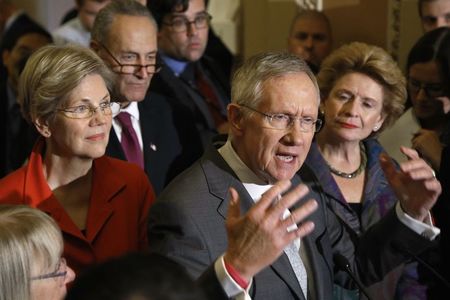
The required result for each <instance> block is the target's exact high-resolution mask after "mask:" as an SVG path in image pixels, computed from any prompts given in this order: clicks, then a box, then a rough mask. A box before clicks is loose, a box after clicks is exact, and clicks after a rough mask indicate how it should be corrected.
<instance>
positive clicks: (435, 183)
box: [425, 179, 442, 196]
mask: <svg viewBox="0 0 450 300" xmlns="http://www.w3.org/2000/svg"><path fill="white" fill-rule="evenodd" d="M425 188H426V189H427V190H428V191H430V192H431V193H433V194H436V196H438V195H440V194H441V192H442V186H441V183H440V182H439V180H437V179H433V180H427V181H425Z"/></svg>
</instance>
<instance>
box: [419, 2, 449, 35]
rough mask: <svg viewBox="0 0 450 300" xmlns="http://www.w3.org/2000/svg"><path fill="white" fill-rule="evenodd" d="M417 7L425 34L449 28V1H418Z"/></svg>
mask: <svg viewBox="0 0 450 300" xmlns="http://www.w3.org/2000/svg"><path fill="white" fill-rule="evenodd" d="M418 5H419V15H420V19H421V21H422V27H423V30H424V31H425V32H428V31H431V30H433V29H436V28H439V27H450V0H419V2H418Z"/></svg>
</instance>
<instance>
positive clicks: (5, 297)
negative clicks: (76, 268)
mask: <svg viewBox="0 0 450 300" xmlns="http://www.w3.org/2000/svg"><path fill="white" fill-rule="evenodd" d="M62 252H63V239H62V235H61V231H60V230H59V228H58V225H56V223H55V221H54V220H53V219H52V218H51V217H49V216H48V215H47V214H45V213H43V212H41V211H39V210H37V209H33V208H30V207H28V206H23V205H0V266H1V272H0V300H11V299H20V300H29V299H34V300H60V299H63V298H64V297H65V295H66V284H67V283H69V282H71V281H73V279H74V278H75V274H74V272H73V270H72V269H71V268H70V267H68V266H67V264H66V262H65V259H64V258H62V257H61V255H62Z"/></svg>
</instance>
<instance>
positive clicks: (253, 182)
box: [218, 139, 272, 202]
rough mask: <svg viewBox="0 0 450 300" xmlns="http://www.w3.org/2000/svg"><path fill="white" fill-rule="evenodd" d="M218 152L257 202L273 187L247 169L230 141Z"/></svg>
mask: <svg viewBox="0 0 450 300" xmlns="http://www.w3.org/2000/svg"><path fill="white" fill-rule="evenodd" d="M218 151H219V154H220V155H221V156H222V157H223V159H224V160H225V161H226V163H227V164H228V165H229V166H230V168H231V169H232V170H233V171H234V173H235V174H236V175H237V177H238V178H239V180H240V181H241V182H242V184H243V185H244V187H245V189H246V190H247V192H248V193H249V194H250V196H251V197H252V199H253V200H254V201H255V202H256V201H258V200H259V199H260V198H261V195H262V194H263V193H264V192H266V191H267V190H268V189H269V188H271V187H272V185H270V184H267V183H266V182H264V181H263V180H261V179H260V178H259V177H258V176H256V174H255V173H254V172H253V171H252V170H250V168H249V167H247V165H246V164H245V163H244V162H243V161H242V160H241V158H240V157H239V156H238V154H237V153H236V151H234V149H233V145H232V144H231V141H230V139H228V140H227V142H226V143H225V145H224V146H222V147H221V148H220V149H219V150H218Z"/></svg>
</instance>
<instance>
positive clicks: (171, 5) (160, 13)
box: [147, 0, 189, 28]
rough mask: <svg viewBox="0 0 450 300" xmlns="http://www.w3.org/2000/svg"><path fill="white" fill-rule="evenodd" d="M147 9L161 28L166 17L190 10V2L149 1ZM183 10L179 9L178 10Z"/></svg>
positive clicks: (180, 0)
mask: <svg viewBox="0 0 450 300" xmlns="http://www.w3.org/2000/svg"><path fill="white" fill-rule="evenodd" d="M147 7H148V9H149V10H150V12H151V13H152V15H153V17H154V18H155V20H156V23H157V24H158V28H161V24H162V21H163V19H164V17H165V16H166V15H168V14H171V13H173V12H175V11H177V12H184V11H186V10H187V9H188V8H189V0H150V1H147ZM179 7H180V8H181V9H177V8H179Z"/></svg>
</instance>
